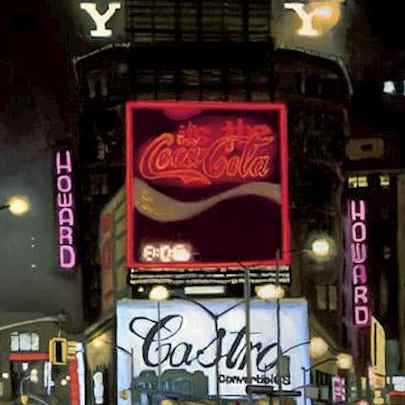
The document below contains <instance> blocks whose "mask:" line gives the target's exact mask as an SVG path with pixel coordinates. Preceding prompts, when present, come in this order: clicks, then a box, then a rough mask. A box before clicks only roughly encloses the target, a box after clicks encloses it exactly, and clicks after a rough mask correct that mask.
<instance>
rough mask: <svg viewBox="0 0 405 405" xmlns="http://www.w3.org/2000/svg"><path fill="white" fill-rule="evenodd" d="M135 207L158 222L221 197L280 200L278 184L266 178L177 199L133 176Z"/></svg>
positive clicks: (182, 215)
mask: <svg viewBox="0 0 405 405" xmlns="http://www.w3.org/2000/svg"><path fill="white" fill-rule="evenodd" d="M134 190H135V192H134V203H135V208H136V209H137V210H138V211H139V212H140V213H141V214H142V215H145V216H146V217H148V218H151V219H153V220H155V221H158V222H174V221H181V220H184V219H190V218H193V217H195V216H197V215H198V214H201V213H202V212H204V211H206V210H208V209H209V208H211V207H213V206H214V205H216V204H218V203H220V202H221V201H225V200H229V199H231V198H236V197H240V196H244V195H253V196H257V197H263V198H267V199H268V200H272V201H274V202H275V203H277V204H280V201H281V196H280V185H279V184H274V183H269V182H252V183H248V184H243V185H240V186H237V187H234V188H232V189H230V190H227V191H224V192H222V193H220V194H218V195H216V196H213V197H210V198H207V199H204V200H200V201H187V202H184V201H179V200H176V199H174V198H171V197H168V196H167V195H165V194H163V193H161V192H160V191H157V190H155V189H154V188H152V187H151V186H149V184H147V183H146V182H145V181H143V180H141V179H139V178H135V180H134Z"/></svg>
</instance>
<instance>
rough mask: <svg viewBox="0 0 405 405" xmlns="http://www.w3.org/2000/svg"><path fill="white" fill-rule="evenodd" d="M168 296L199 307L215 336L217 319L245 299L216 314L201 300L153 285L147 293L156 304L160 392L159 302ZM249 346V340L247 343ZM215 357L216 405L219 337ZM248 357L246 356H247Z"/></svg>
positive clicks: (218, 401) (218, 396)
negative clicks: (209, 322) (212, 327)
mask: <svg viewBox="0 0 405 405" xmlns="http://www.w3.org/2000/svg"><path fill="white" fill-rule="evenodd" d="M169 296H171V297H174V298H178V299H181V300H184V301H186V302H190V303H192V304H194V305H196V306H197V307H199V308H201V309H202V310H203V311H204V312H205V313H206V314H207V315H208V316H209V317H210V318H211V319H212V320H213V321H214V325H215V333H216V336H217V337H218V331H219V326H218V321H219V319H220V318H221V317H222V316H223V315H225V314H227V313H228V312H230V311H232V310H233V309H234V308H236V307H237V306H239V305H240V304H241V303H243V302H244V301H245V300H242V301H240V302H237V303H236V304H234V305H232V306H231V307H229V308H227V309H226V310H225V311H222V312H220V313H219V314H216V313H214V312H212V311H211V310H210V309H209V308H207V307H206V306H205V305H203V304H202V303H201V302H199V301H197V300H195V299H193V298H190V297H188V296H186V295H184V294H182V293H179V292H170V293H169V290H168V289H167V288H166V287H164V286H155V287H154V288H152V290H151V291H150V294H149V298H150V299H151V300H153V301H157V304H158V363H159V364H158V385H159V392H160V373H161V341H160V321H161V320H160V302H161V301H164V300H166V299H168V298H169ZM247 345H248V346H250V342H249V343H248V344H247ZM215 349H216V350H215V352H216V359H215V379H216V403H217V405H221V386H220V382H219V361H220V355H221V353H220V342H219V339H216V348H215ZM247 357H248V356H247Z"/></svg>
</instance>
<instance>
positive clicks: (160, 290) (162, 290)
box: [149, 285, 170, 301]
mask: <svg viewBox="0 0 405 405" xmlns="http://www.w3.org/2000/svg"><path fill="white" fill-rule="evenodd" d="M169 296H170V292H169V290H168V289H167V287H165V286H164V285H157V286H155V287H153V288H152V289H151V290H150V293H149V299H150V300H152V301H164V300H167V299H168V298H169Z"/></svg>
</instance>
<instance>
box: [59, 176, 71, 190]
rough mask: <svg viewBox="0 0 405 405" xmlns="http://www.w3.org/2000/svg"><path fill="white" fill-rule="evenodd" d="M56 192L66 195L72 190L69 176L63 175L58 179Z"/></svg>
mask: <svg viewBox="0 0 405 405" xmlns="http://www.w3.org/2000/svg"><path fill="white" fill-rule="evenodd" d="M58 190H59V191H61V192H62V193H68V192H69V191H71V190H72V180H71V178H70V176H67V175H66V174H64V175H63V176H59V177H58Z"/></svg>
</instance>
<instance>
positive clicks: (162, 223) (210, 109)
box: [126, 102, 290, 268]
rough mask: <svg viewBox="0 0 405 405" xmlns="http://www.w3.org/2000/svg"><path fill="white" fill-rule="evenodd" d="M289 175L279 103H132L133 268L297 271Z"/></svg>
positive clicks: (130, 260) (130, 204)
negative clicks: (293, 260)
mask: <svg viewBox="0 0 405 405" xmlns="http://www.w3.org/2000/svg"><path fill="white" fill-rule="evenodd" d="M287 170H288V162H287V134H286V110H285V107H284V106H283V105H281V104H270V103H219V102H216V103H215V102H178V103H175V102H130V103H128V104H127V186H126V187H127V203H128V213H129V215H128V265H129V267H134V268H152V267H155V268H156V267H159V266H163V267H169V268H175V267H179V268H184V267H190V268H191V267H199V268H201V267H204V268H213V267H214V268H215V267H233V268H240V267H242V266H243V265H251V266H254V265H257V266H266V265H274V264H275V262H276V260H275V259H276V251H277V250H278V249H279V250H280V251H281V252H282V254H281V258H280V260H279V264H280V265H287V264H289V254H288V251H289V250H290V248H289V246H290V245H289V218H288V174H287ZM162 247H164V248H162ZM162 249H163V250H162ZM186 259H187V260H186Z"/></svg>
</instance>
